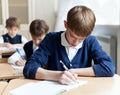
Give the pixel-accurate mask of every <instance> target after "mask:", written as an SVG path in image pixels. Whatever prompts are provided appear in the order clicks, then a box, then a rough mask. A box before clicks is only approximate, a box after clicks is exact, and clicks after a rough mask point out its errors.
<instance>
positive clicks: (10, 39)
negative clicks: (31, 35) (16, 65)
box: [0, 17, 27, 48]
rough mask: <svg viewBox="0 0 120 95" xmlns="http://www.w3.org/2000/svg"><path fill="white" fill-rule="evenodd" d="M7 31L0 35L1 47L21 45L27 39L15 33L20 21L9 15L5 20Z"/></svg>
mask: <svg viewBox="0 0 120 95" xmlns="http://www.w3.org/2000/svg"><path fill="white" fill-rule="evenodd" d="M6 29H7V33H6V34H4V35H2V36H1V37H0V46H1V47H9V48H16V47H23V46H24V44H25V43H26V42H27V39H26V38H25V37H23V36H22V35H19V34H17V33H18V31H19V29H20V23H19V21H18V19H17V18H16V17H9V18H8V19H7V20H6Z"/></svg>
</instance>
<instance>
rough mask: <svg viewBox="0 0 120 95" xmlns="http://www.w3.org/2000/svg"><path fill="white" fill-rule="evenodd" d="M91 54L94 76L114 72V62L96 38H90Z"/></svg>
mask: <svg viewBox="0 0 120 95" xmlns="http://www.w3.org/2000/svg"><path fill="white" fill-rule="evenodd" d="M90 43H92V44H91V56H92V58H93V61H94V65H93V69H94V73H95V75H96V77H111V76H113V75H114V73H115V64H114V62H113V60H112V58H111V57H110V56H108V55H107V53H106V52H104V51H103V50H102V47H101V46H100V44H99V43H98V41H97V39H96V38H95V37H93V39H92V40H91V42H90Z"/></svg>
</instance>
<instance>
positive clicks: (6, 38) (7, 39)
mask: <svg viewBox="0 0 120 95" xmlns="http://www.w3.org/2000/svg"><path fill="white" fill-rule="evenodd" d="M2 36H3V40H4V42H8V43H11V44H19V43H22V37H21V35H18V34H17V35H16V36H15V37H14V38H11V37H10V36H9V35H8V33H7V34H4V35H2Z"/></svg>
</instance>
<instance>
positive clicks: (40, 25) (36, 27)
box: [8, 19, 49, 66]
mask: <svg viewBox="0 0 120 95" xmlns="http://www.w3.org/2000/svg"><path fill="white" fill-rule="evenodd" d="M48 30H49V27H48V25H47V24H46V22H45V21H44V20H39V19H36V20H33V21H32V22H31V24H30V27H29V32H30V34H31V37H32V40H31V41H29V42H27V43H26V44H25V45H24V50H21V51H20V53H21V54H20V53H18V52H16V53H14V54H13V55H12V56H11V57H9V58H8V63H11V64H14V65H18V66H24V65H25V60H24V59H28V58H29V57H30V56H31V55H32V54H33V52H34V51H36V49H38V45H39V44H40V43H41V41H42V40H43V39H44V37H45V35H46V34H47V32H48ZM21 56H23V57H24V59H23V58H22V57H21Z"/></svg>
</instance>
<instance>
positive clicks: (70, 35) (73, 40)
mask: <svg viewBox="0 0 120 95" xmlns="http://www.w3.org/2000/svg"><path fill="white" fill-rule="evenodd" d="M65 37H66V40H67V41H68V43H69V44H70V45H71V46H77V45H78V44H79V43H81V42H82V41H83V40H84V39H85V38H86V37H81V36H78V35H76V34H75V33H74V32H73V31H71V30H70V29H69V28H68V29H67V31H66V34H65Z"/></svg>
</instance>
